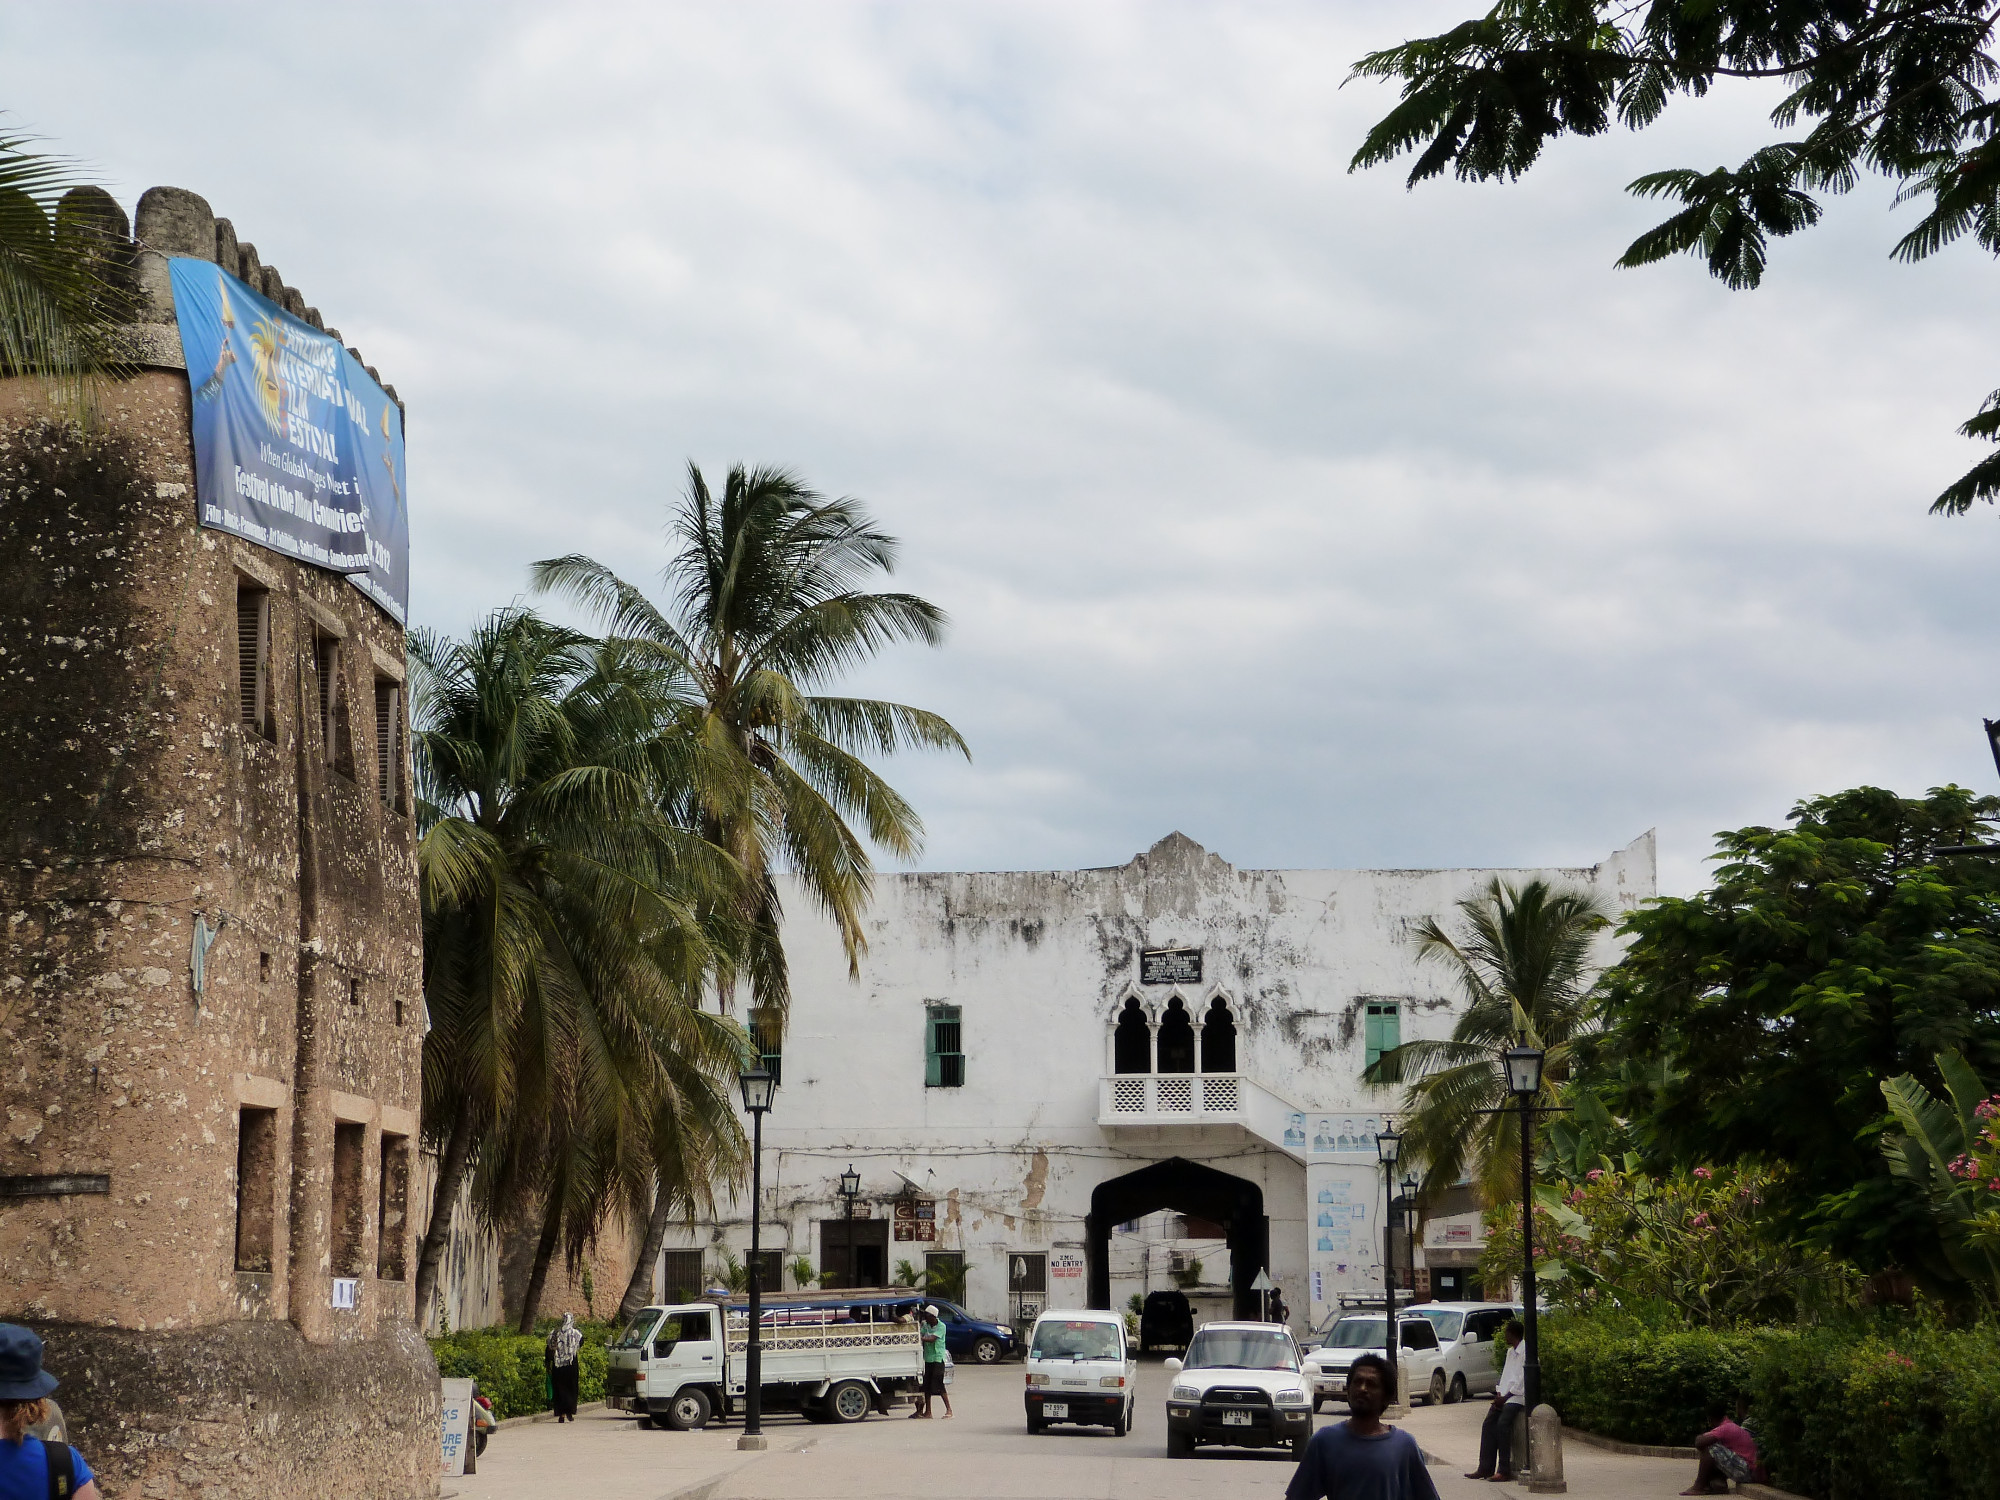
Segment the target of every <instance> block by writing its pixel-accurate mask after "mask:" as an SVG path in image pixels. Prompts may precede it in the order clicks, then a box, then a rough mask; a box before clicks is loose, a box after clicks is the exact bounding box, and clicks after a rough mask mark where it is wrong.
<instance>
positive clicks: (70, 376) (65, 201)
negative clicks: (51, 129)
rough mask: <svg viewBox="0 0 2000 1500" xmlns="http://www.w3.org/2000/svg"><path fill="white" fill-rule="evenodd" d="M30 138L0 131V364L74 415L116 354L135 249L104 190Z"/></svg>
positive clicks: (128, 304)
mask: <svg viewBox="0 0 2000 1500" xmlns="http://www.w3.org/2000/svg"><path fill="white" fill-rule="evenodd" d="M31 144H32V143H31V142H30V141H29V140H28V139H27V138H26V137H25V136H18V135H16V136H4V137H0V370H4V371H5V372H6V373H7V374H26V375H38V376H41V377H42V378H43V379H44V380H46V381H47V382H49V384H50V387H51V390H52V393H53V394H54V395H55V397H56V401H57V407H58V410H60V411H64V412H65V413H66V414H68V415H71V416H79V415H82V414H83V409H84V406H85V400H84V397H85V392H86V390H87V387H88V382H89V379H90V377H92V376H93V375H97V374H100V373H112V372H115V371H116V370H117V369H118V368H119V365H120V361H121V359H122V355H121V352H120V351H121V347H122V325H124V324H126V323H129V322H131V321H132V318H133V312H132V307H133V301H134V297H133V287H132V279H131V260H130V257H131V253H132V250H131V245H130V244H129V243H128V242H126V241H125V240H124V238H123V235H122V233H120V230H121V229H122V225H123V220H124V215H123V214H122V213H121V212H119V210H118V208H117V206H116V205H115V204H114V203H113V202H112V201H111V199H110V197H109V195H108V194H106V193H105V192H104V191H103V190H102V189H101V188H95V187H90V186H88V185H85V184H83V183H81V182H80V181H79V180H78V178H77V176H76V171H75V166H74V164H73V163H71V162H68V161H65V160H63V159H62V158H60V157H53V156H44V155H41V154H38V153H36V152H34V151H32V150H30V149H28V148H29V147H30V145H31Z"/></svg>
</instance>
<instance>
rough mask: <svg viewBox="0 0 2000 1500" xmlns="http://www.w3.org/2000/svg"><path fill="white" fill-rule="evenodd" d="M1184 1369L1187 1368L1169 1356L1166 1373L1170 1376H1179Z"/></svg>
mask: <svg viewBox="0 0 2000 1500" xmlns="http://www.w3.org/2000/svg"><path fill="white" fill-rule="evenodd" d="M1184 1368H1185V1366H1183V1365H1182V1364H1181V1362H1180V1361H1179V1360H1177V1359H1175V1358H1173V1357H1172V1356H1168V1358H1167V1360H1166V1371H1167V1373H1168V1374H1169V1375H1178V1374H1180V1372H1181V1371H1182V1370H1183V1369H1184Z"/></svg>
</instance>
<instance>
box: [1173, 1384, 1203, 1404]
mask: <svg viewBox="0 0 2000 1500" xmlns="http://www.w3.org/2000/svg"><path fill="white" fill-rule="evenodd" d="M1167 1399H1168V1400H1170V1401H1199V1400H1200V1399H1201V1387H1200V1386H1198V1385H1177V1386H1175V1387H1174V1388H1173V1390H1172V1391H1171V1392H1169V1393H1168V1396H1167Z"/></svg>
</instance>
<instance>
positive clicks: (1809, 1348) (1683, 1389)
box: [1541, 1317, 2000, 1500]
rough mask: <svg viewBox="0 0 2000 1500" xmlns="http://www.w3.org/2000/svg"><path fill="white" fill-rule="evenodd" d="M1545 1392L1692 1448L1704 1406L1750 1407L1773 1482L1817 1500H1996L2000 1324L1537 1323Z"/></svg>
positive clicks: (1590, 1424) (1595, 1417)
mask: <svg viewBox="0 0 2000 1500" xmlns="http://www.w3.org/2000/svg"><path fill="white" fill-rule="evenodd" d="M1541 1366H1542V1396H1543V1399H1544V1400H1546V1401H1548V1402H1549V1403H1550V1404H1551V1405H1553V1406H1554V1407H1555V1408H1556V1409H1557V1410H1558V1411H1559V1412H1561V1413H1562V1416H1563V1420H1564V1422H1566V1423H1568V1424H1569V1425H1571V1426H1573V1427H1579V1428H1582V1429H1583V1430H1585V1431H1587V1432H1596V1433H1600V1434H1602V1435H1603V1436H1605V1437H1611V1438H1618V1439H1620V1440H1622V1441H1625V1442H1631V1443H1660V1444H1674V1445H1679V1446H1685V1445H1687V1444H1689V1443H1691V1442H1693V1441H1694V1438H1695V1436H1696V1435H1697V1434H1698V1433H1700V1432H1702V1431H1703V1430H1704V1429H1705V1428H1706V1427H1707V1426H1708V1425H1709V1424H1708V1420H1707V1412H1708V1407H1709V1404H1710V1403H1711V1402H1713V1401H1721V1402H1724V1403H1728V1404H1733V1403H1734V1402H1735V1401H1737V1400H1738V1399H1739V1398H1741V1399H1745V1400H1747V1401H1748V1403H1749V1408H1750V1415H1749V1418H1748V1421H1749V1425H1750V1426H1751V1427H1752V1428H1753V1429H1754V1430H1755V1431H1756V1433H1757V1438H1758V1444H1759V1447H1760V1449H1761V1450H1762V1452H1763V1455H1764V1460H1765V1462H1766V1464H1767V1465H1768V1466H1769V1467H1770V1470H1771V1476H1772V1480H1773V1482H1774V1483H1776V1484H1778V1485H1779V1486H1780V1487H1782V1488H1784V1489H1788V1490H1792V1491H1794V1492H1796V1493H1798V1494H1801V1495H1810V1496H1815V1497H1818V1500H1864V1497H1866V1500H1960V1497H1962V1500H1973V1497H1979V1500H1991V1497H1993V1496H1995V1495H2000V1328H1996V1327H1993V1326H1985V1327H1979V1328H1972V1329H1957V1330H1948V1329H1938V1328H1926V1327H1915V1326H1904V1327H1892V1326H1879V1327H1873V1328H1871V1327H1866V1326H1858V1327H1854V1328H1820V1329H1807V1330H1791V1329H1748V1330H1742V1331H1719V1330H1713V1329H1685V1330H1670V1331H1663V1330H1659V1329H1652V1328H1647V1327H1645V1326H1643V1325H1640V1324H1638V1323H1635V1322H1630V1321H1624V1320H1619V1319H1611V1318H1579V1317H1551V1318H1546V1319H1544V1320H1543V1321H1542V1338H1541Z"/></svg>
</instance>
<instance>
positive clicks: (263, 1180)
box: [236, 1107, 278, 1271]
mask: <svg viewBox="0 0 2000 1500" xmlns="http://www.w3.org/2000/svg"><path fill="white" fill-rule="evenodd" d="M277 1214H278V1112H277V1111H276V1110H275V1109H250V1108H248V1107H246V1108H243V1109H240V1110H238V1111H237V1113H236V1269H237V1270H239V1271H268V1270H270V1269H271V1247H272V1244H273V1242H274V1240H275V1238H276V1231H277Z"/></svg>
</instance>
